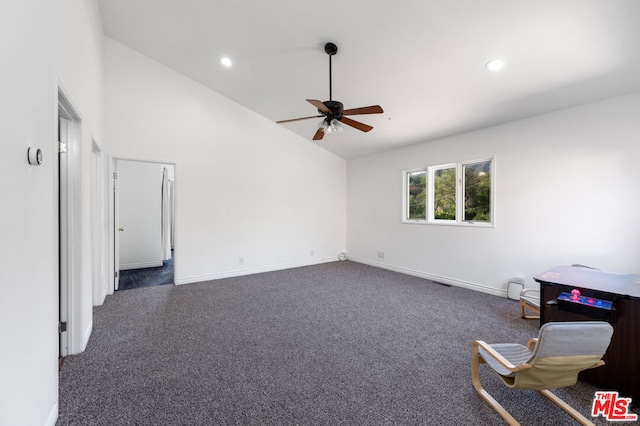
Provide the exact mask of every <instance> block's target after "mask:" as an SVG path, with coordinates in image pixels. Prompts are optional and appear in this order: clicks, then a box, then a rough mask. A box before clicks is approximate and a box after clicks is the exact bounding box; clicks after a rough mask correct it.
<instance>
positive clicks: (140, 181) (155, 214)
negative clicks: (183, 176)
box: [113, 159, 175, 290]
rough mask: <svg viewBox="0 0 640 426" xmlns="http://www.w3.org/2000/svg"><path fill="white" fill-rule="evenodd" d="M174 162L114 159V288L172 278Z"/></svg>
mask: <svg viewBox="0 0 640 426" xmlns="http://www.w3.org/2000/svg"><path fill="white" fill-rule="evenodd" d="M174 188H175V164H172V163H159V162H151V161H140V160H127V159H114V160H113V189H114V191H113V207H114V208H113V217H114V222H113V223H114V233H113V241H114V290H129V289H136V288H142V287H152V286H157V285H166V284H174V283H175V262H174V258H175V250H174V235H175V220H174V217H175V201H174V200H175V189H174Z"/></svg>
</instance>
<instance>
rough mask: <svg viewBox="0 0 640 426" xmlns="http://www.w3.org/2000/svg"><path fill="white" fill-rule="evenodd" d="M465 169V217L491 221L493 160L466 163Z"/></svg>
mask: <svg viewBox="0 0 640 426" xmlns="http://www.w3.org/2000/svg"><path fill="white" fill-rule="evenodd" d="M463 170H464V219H463V220H465V221H469V220H473V221H475V222H490V221H491V161H485V162H483V163H475V164H466V165H465V166H464V167H463Z"/></svg>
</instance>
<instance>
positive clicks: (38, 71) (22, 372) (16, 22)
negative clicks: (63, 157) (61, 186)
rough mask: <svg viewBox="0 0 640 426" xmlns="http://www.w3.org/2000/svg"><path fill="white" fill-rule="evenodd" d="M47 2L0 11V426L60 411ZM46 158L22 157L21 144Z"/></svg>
mask: <svg viewBox="0 0 640 426" xmlns="http://www.w3.org/2000/svg"><path fill="white" fill-rule="evenodd" d="M52 14H53V7H52V4H51V2H50V1H48V0H32V1H28V2H26V1H24V0H8V1H5V2H3V5H2V13H0V52H1V54H2V57H3V58H4V59H3V61H2V72H1V75H2V84H1V85H0V123H2V124H1V125H0V128H2V142H1V145H2V151H3V152H2V159H3V165H2V168H1V170H2V172H1V173H2V175H1V177H2V181H3V182H4V184H3V185H2V189H0V196H1V198H2V209H0V233H1V234H2V244H1V245H0V263H1V267H0V283H1V284H0V324H2V327H0V342H1V345H2V349H1V350H0V424H2V425H44V424H52V422H53V421H55V416H56V415H57V392H58V389H57V387H58V376H57V356H58V344H57V341H58V340H57V338H58V337H57V336H58V335H57V316H58V308H57V297H58V296H57V292H58V289H57V260H56V254H57V247H56V245H57V222H56V219H55V216H54V207H55V205H56V204H55V203H56V202H57V196H56V197H54V179H55V173H56V168H55V164H56V155H57V154H56V152H55V148H56V143H55V140H56V139H55V137H56V115H55V114H56V103H57V100H56V89H55V74H54V62H53V56H52V51H53V44H52V43H53V41H52V37H51V35H52V32H53V22H52V20H51V15H52ZM30 146H32V147H36V148H40V149H41V150H42V153H43V164H42V165H40V166H30V165H28V164H27V148H28V147H30Z"/></svg>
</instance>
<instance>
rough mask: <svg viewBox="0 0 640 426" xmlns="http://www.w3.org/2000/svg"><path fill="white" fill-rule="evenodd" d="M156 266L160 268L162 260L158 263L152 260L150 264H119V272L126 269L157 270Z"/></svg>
mask: <svg viewBox="0 0 640 426" xmlns="http://www.w3.org/2000/svg"><path fill="white" fill-rule="evenodd" d="M158 266H162V260H160V261H157V260H154V261H151V262H140V263H125V264H120V270H121V271H124V270H127V269H142V268H157V267H158Z"/></svg>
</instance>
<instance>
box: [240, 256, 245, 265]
mask: <svg viewBox="0 0 640 426" xmlns="http://www.w3.org/2000/svg"><path fill="white" fill-rule="evenodd" d="M239 261H240V264H241V265H244V257H241V258H240V259H239Z"/></svg>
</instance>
